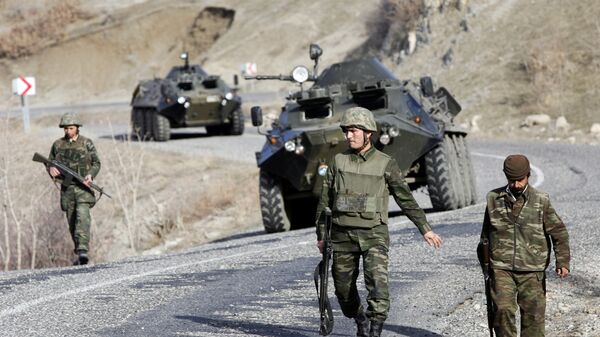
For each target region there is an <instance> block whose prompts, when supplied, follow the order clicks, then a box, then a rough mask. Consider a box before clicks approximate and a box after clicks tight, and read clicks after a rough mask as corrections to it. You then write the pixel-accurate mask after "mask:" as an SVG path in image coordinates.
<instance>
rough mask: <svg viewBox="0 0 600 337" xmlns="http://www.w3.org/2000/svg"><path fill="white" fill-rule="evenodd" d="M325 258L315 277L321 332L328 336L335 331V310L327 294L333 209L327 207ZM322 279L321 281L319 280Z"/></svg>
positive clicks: (317, 268)
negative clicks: (332, 308) (333, 310)
mask: <svg viewBox="0 0 600 337" xmlns="http://www.w3.org/2000/svg"><path fill="white" fill-rule="evenodd" d="M323 242H324V243H325V244H324V247H323V258H322V260H321V262H319V265H317V267H316V268H315V273H314V279H315V287H316V288H317V295H318V296H319V311H320V313H321V321H320V325H319V334H321V336H327V335H329V334H330V333H331V331H333V312H332V310H331V303H329V296H328V295H327V282H328V280H329V261H330V260H331V253H332V247H331V209H329V207H327V208H325V237H324V238H323ZM319 280H320V282H319Z"/></svg>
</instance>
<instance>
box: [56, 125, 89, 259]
mask: <svg viewBox="0 0 600 337" xmlns="http://www.w3.org/2000/svg"><path fill="white" fill-rule="evenodd" d="M59 127H61V128H63V129H64V132H65V135H64V137H61V138H59V139H57V140H56V141H55V142H54V144H52V148H51V149H50V155H49V156H48V159H49V160H57V161H59V162H61V163H62V164H64V165H66V166H68V167H69V168H70V169H72V170H73V171H75V172H77V173H78V174H79V175H81V176H82V177H84V183H83V184H80V183H78V182H76V181H75V180H73V181H72V182H71V183H70V184H69V185H68V186H65V185H64V184H63V185H61V190H60V207H61V209H62V210H63V211H64V212H65V213H66V215H67V221H68V223H69V231H70V233H71V238H72V239H73V243H74V244H75V254H77V261H76V262H75V264H87V263H88V259H89V257H88V250H89V241H90V225H91V217H90V208H92V207H94V204H95V203H96V198H95V197H94V192H92V190H91V189H90V188H89V186H90V184H91V183H92V181H93V179H94V178H95V177H96V175H97V174H98V172H99V171H100V158H98V153H97V152H96V148H95V147H94V143H92V141H91V140H90V139H88V138H86V137H84V136H82V135H80V134H79V127H81V122H80V121H79V118H78V117H77V116H76V115H75V114H73V113H66V114H64V115H63V116H62V118H61V120H60V124H59ZM47 170H48V173H49V174H50V175H51V176H52V178H58V179H60V178H61V174H60V172H59V171H58V169H57V168H56V167H53V166H48V167H47Z"/></svg>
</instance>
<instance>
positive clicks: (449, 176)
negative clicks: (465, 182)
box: [425, 135, 460, 211]
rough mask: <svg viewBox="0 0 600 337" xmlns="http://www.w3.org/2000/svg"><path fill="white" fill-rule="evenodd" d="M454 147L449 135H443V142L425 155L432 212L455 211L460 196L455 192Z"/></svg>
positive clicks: (456, 188)
mask: <svg viewBox="0 0 600 337" xmlns="http://www.w3.org/2000/svg"><path fill="white" fill-rule="evenodd" d="M454 153H455V151H454V145H453V142H452V139H451V138H450V136H449V135H444V140H443V141H442V142H440V144H438V145H437V146H436V147H434V148H433V149H432V150H431V151H429V152H428V153H427V154H426V155H425V172H426V176H427V189H428V190H429V198H430V199H431V205H432V206H433V209H434V210H437V211H446V210H452V209H457V208H458V207H459V203H460V195H459V194H458V193H457V190H458V188H459V187H460V186H458V185H457V181H456V180H457V179H456V174H455V172H457V169H456V167H454V165H456V162H457V161H456V158H452V156H453V155H454Z"/></svg>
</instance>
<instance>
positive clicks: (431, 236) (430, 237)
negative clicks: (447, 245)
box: [423, 231, 442, 248]
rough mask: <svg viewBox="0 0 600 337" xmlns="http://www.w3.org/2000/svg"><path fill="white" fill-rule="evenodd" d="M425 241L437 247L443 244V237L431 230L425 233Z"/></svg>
mask: <svg viewBox="0 0 600 337" xmlns="http://www.w3.org/2000/svg"><path fill="white" fill-rule="evenodd" d="M423 238H424V239H425V241H427V244H428V245H430V246H434V247H435V248H440V247H441V246H442V238H441V237H440V236H439V235H437V234H435V233H434V232H433V231H429V232H427V233H425V234H424V235H423Z"/></svg>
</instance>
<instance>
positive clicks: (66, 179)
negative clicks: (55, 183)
mask: <svg viewBox="0 0 600 337" xmlns="http://www.w3.org/2000/svg"><path fill="white" fill-rule="evenodd" d="M32 160H33V161H35V162H38V163H43V164H45V165H46V166H47V167H48V166H52V167H56V169H57V170H58V171H59V172H60V174H61V175H62V176H63V182H62V184H63V185H64V186H68V185H70V184H71V182H72V181H73V180H75V181H76V182H78V183H79V184H80V185H82V186H85V187H87V186H86V185H85V184H84V183H83V182H84V180H85V179H84V178H83V177H82V176H80V175H79V174H78V173H77V172H75V171H73V170H71V169H70V168H68V167H67V165H65V164H63V163H61V162H59V161H58V160H50V159H48V158H46V157H44V156H42V155H41V154H39V153H37V152H36V153H34V154H33V159H32ZM89 187H90V188H92V189H94V190H96V191H98V192H99V193H100V196H102V195H106V196H107V197H109V198H111V199H112V197H111V196H110V195H108V193H106V192H104V189H103V188H102V187H100V186H98V185H96V184H94V183H91V184H90V186H89ZM98 199H100V198H98Z"/></svg>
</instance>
